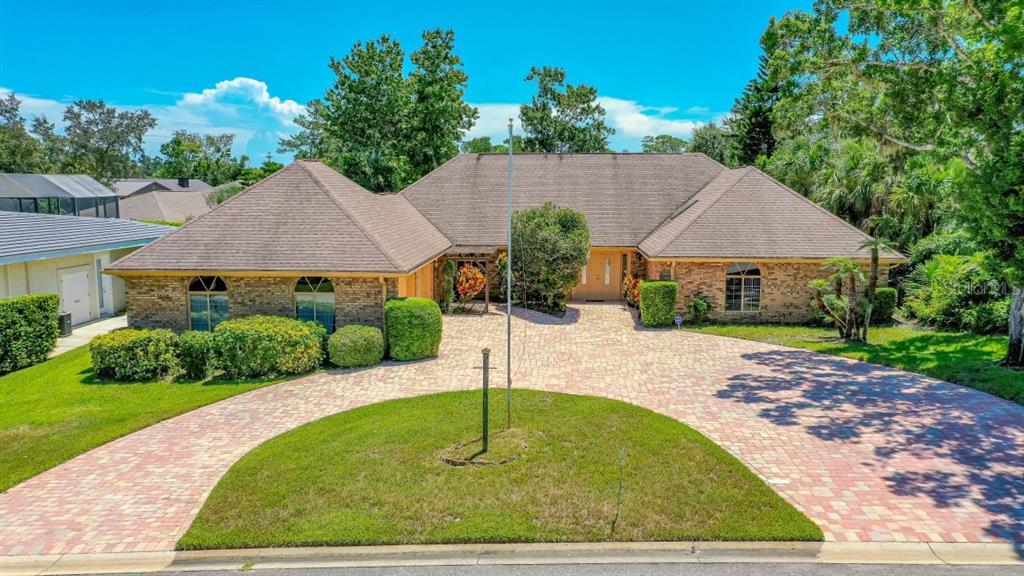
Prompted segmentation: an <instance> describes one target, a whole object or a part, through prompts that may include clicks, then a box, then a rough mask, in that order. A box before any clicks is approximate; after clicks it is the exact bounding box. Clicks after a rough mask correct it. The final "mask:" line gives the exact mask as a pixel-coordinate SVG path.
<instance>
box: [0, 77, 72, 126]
mask: <svg viewBox="0 0 1024 576" xmlns="http://www.w3.org/2000/svg"><path fill="white" fill-rule="evenodd" d="M12 92H14V95H15V96H16V97H17V98H18V100H21V115H22V116H24V117H25V118H26V119H28V121H29V122H30V123H31V121H32V118H35V117H36V116H46V119H47V120H49V121H50V122H53V123H54V124H56V126H57V128H58V129H61V128H63V126H64V108H66V107H67V105H68V104H70V102H61V101H59V100H51V99H48V98H39V97H36V96H30V95H28V94H25V93H24V92H15V91H14V90H12V89H10V88H4V87H2V86H0V97H3V98H6V97H7V95H8V94H10V93H12Z"/></svg>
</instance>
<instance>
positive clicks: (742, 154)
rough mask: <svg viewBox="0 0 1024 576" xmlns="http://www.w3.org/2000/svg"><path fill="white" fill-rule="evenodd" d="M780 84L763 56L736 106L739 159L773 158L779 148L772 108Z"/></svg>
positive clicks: (732, 122) (742, 161)
mask: <svg viewBox="0 0 1024 576" xmlns="http://www.w3.org/2000/svg"><path fill="white" fill-rule="evenodd" d="M779 92H780V88H779V85H778V84H777V83H775V82H773V81H772V80H771V78H769V63H768V58H767V57H766V56H761V63H760V65H759V66H758V67H757V76H755V77H754V79H753V80H751V81H750V82H748V83H747V87H746V88H744V90H743V95H742V96H740V97H739V98H738V99H737V100H736V102H735V103H734V104H733V106H732V118H731V119H730V120H729V130H730V132H731V133H732V135H733V137H734V138H735V139H736V148H737V158H736V159H737V161H738V162H739V163H740V164H744V165H746V164H754V163H755V162H756V161H757V157H758V156H765V157H771V155H772V152H774V151H775V137H774V136H773V135H772V107H773V106H775V102H776V101H777V100H778V99H779Z"/></svg>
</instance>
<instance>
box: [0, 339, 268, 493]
mask: <svg viewBox="0 0 1024 576" xmlns="http://www.w3.org/2000/svg"><path fill="white" fill-rule="evenodd" d="M271 382H272V381H258V380H257V381H245V382H231V381H221V380H211V381H208V382H182V383H178V382H149V383H133V384H125V383H120V382H103V381H98V380H97V379H96V378H95V377H94V375H93V372H92V362H91V360H90V358H89V347H88V346H83V347H81V348H76V349H74V350H71V351H70V352H67V353H65V354H61V355H60V356H57V357H55V358H52V359H50V360H47V361H46V362H43V363H42V364H37V365H35V366H32V367H30V368H25V369H24V370H19V371H17V372H12V373H10V374H7V375H5V376H0V399H2V402H0V491H3V490H6V489H8V488H10V487H11V486H13V485H15V484H17V483H18V482H21V481H22V480H25V479H26V478H29V477H31V476H34V475H36V474H38V473H40V472H42V471H43V470H46V469H48V468H51V467H53V466H55V465H57V464H60V463H61V462H64V461H66V460H69V459H71V458H73V457H75V456H77V455H79V454H81V453H83V452H85V451H87V450H89V449H90V448H95V447H96V446H99V445H100V444H104V443H106V442H109V441H111V440H113V439H115V438H118V437H120V436H124V435H125V434H128V433H129V432H133V431H135V430H138V429H140V428H145V427H146V426H149V425H150V424H153V423H155V422H159V421H160V420H164V419H166V418H170V417H171V416H176V415H178V414H182V413H184V412H188V411H189V410H192V409H194V408H198V407H199V406H202V405H204V404H210V403H211V402H216V401H217V400H221V399H223V398H227V397H229V396H234V395H235V394H239V393H241V392H245V391H247V390H252V389H254V388H259V387H261V386H266V385H267V384H270V383H271Z"/></svg>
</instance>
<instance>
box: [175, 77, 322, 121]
mask: <svg viewBox="0 0 1024 576" xmlns="http://www.w3.org/2000/svg"><path fill="white" fill-rule="evenodd" d="M238 102H242V103H251V104H254V105H256V106H257V107H259V108H264V109H266V110H269V111H270V112H271V113H272V114H274V115H275V116H276V117H277V118H278V119H279V120H280V121H281V122H282V123H284V124H290V123H291V121H292V119H293V118H295V117H296V116H298V115H299V114H302V113H303V112H305V110H306V107H305V106H303V105H302V104H299V103H298V102H296V101H294V100H282V99H281V98H279V97H277V96H271V95H270V90H269V89H268V87H267V83H266V82H262V81H260V80H254V79H252V78H246V77H244V76H239V77H237V78H235V79H233V80H222V81H220V82H217V84H216V85H215V86H214V87H213V88H206V89H204V90H203V91H202V92H198V93H197V92H186V93H185V94H184V95H182V98H181V100H179V101H178V103H177V104H176V106H179V107H183V108H191V107H196V108H200V109H210V108H212V109H217V110H220V111H221V112H224V113H227V114H232V113H235V112H237V108H236V103H238Z"/></svg>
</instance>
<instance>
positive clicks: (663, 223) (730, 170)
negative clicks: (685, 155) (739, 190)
mask: <svg viewBox="0 0 1024 576" xmlns="http://www.w3.org/2000/svg"><path fill="white" fill-rule="evenodd" d="M751 169H752V166H743V167H742V168H726V169H725V170H723V171H722V172H719V173H718V175H717V176H715V178H712V179H711V180H710V181H708V183H707V184H705V185H704V188H701V189H700V190H698V191H697V193H696V194H694V195H693V198H691V200H693V199H694V198H696V197H697V195H698V194H700V193H701V192H703V191H704V190H705V189H706V188H707V187H708V186H710V185H711V183H712V182H714V181H715V180H716V179H717V178H718V176H721V175H722V174H723V173H724V172H726V171H728V172H732V171H733V170H742V171H743V172H742V173H741V174H740V175H739V177H738V178H736V180H735V181H734V182H733V183H732V184H730V185H729V186H728V187H727V188H725V189H724V190H722V191H721V192H719V193H718V196H716V197H715V199H714V200H712V201H711V202H709V203H708V205H707V206H705V207H704V208H703V209H701V210H700V211H698V212H697V213H696V214H694V216H693V220H692V221H691V222H690V223H689V224H687V225H686V226H684V227H683V229H682V230H680V231H679V233H678V234H676V235H675V236H673V237H672V239H671V240H669V242H668V244H671V243H672V242H674V241H675V240H676V239H677V238H679V237H680V236H682V235H683V232H686V231H687V230H689V229H690V226H693V223H694V222H696V221H697V219H698V218H700V217H701V216H702V215H703V214H704V213H705V212H707V211H708V210H710V209H711V207H712V206H714V205H715V204H718V202H719V201H720V200H721V199H722V198H723V197H725V195H726V193H728V192H729V191H730V190H732V189H733V188H735V187H736V185H737V184H739V182H740V180H742V179H743V178H744V177H746V175H747V174H750V170H751ZM686 212H687V211H686V210H683V211H682V212H680V213H679V214H676V215H675V216H674V217H672V218H669V219H668V220H666V221H665V222H662V223H661V224H660V225H659V226H658V227H657V228H655V229H654V230H652V231H651V233H650V234H648V235H647V236H646V237H645V238H644V239H643V240H641V241H640V242H641V243H642V242H643V241H644V240H647V238H650V237H651V235H652V234H654V233H655V232H657V231H658V230H659V229H660V228H661V227H662V226H665V225H667V224H668V223H669V222H671V221H673V220H675V219H676V218H679V217H680V216H682V215H683V214H686ZM662 250H664V247H662ZM659 252H660V250H659Z"/></svg>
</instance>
